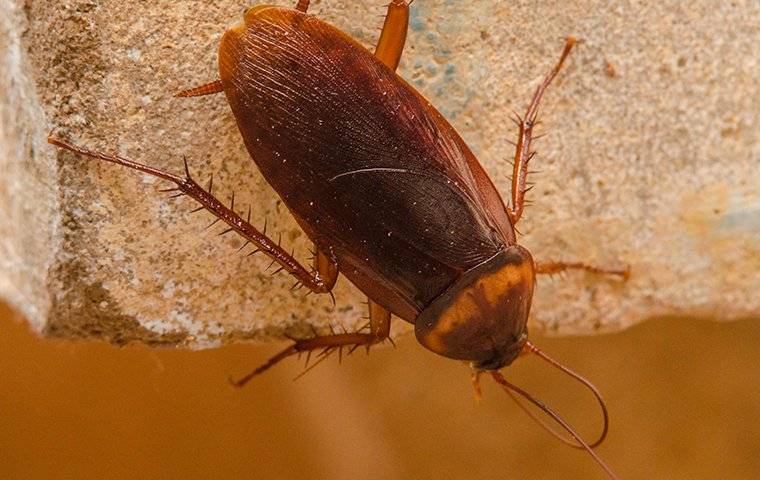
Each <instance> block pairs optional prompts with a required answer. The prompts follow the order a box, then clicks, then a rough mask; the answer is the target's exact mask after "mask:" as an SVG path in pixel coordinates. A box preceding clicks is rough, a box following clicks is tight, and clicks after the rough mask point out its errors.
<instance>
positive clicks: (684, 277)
mask: <svg viewBox="0 0 760 480" xmlns="http://www.w3.org/2000/svg"><path fill="white" fill-rule="evenodd" d="M273 3H278V4H282V5H291V4H294V3H295V2H294V1H277V2H273ZM383 3H384V2H382V1H379V0H369V1H368V0H362V1H354V0H351V1H349V0H323V1H321V2H314V5H313V8H312V9H311V11H310V13H312V14H314V15H317V16H319V17H320V18H322V19H324V20H326V21H328V22H330V23H332V24H334V25H336V26H338V27H339V28H341V29H343V30H345V31H346V32H348V33H349V34H351V35H352V36H354V37H355V38H357V39H358V40H359V41H361V42H362V43H363V44H365V45H366V46H367V47H371V46H372V45H373V43H374V42H375V40H376V38H377V35H378V28H379V26H380V25H381V24H382V18H381V15H382V14H383V12H384V7H383V6H382V4H383ZM250 6H251V5H250V4H249V3H247V2H241V1H231V0H221V1H218V2H203V1H184V2H173V1H155V2H137V1H118V2H117V1H93V0H88V1H84V0H81V1H72V0H67V1H48V0H39V1H36V2H21V1H20V0H0V11H2V12H3V14H2V17H0V166H1V168H2V170H1V171H2V176H1V177H0V295H2V297H3V298H4V299H6V300H8V301H10V303H11V304H13V305H15V306H16V307H17V308H18V309H19V310H21V311H22V312H23V313H24V314H25V315H26V316H27V318H28V319H29V320H30V322H31V323H32V324H33V326H34V327H35V328H36V329H37V330H38V331H40V332H42V333H43V334H44V335H47V336H55V337H66V338H104V339H108V340H110V341H113V342H116V343H123V342H128V341H140V342H146V343H150V344H171V345H185V346H190V347H204V346H211V345H216V344H218V343H221V342H227V341H232V340H236V339H254V338H255V339H264V338H281V337H282V335H283V334H289V335H296V336H298V335H305V334H308V333H309V332H311V326H314V327H315V328H316V329H318V330H321V331H325V330H326V329H327V326H328V324H329V323H332V324H333V325H334V326H336V327H340V326H344V327H345V328H346V329H347V330H353V329H355V328H356V326H357V325H359V324H362V323H363V322H364V320H362V319H361V317H363V316H364V315H365V312H364V307H363V305H362V303H361V302H362V301H363V298H362V295H361V294H360V293H359V292H358V291H357V290H356V289H355V288H354V287H353V286H351V285H350V284H349V283H348V282H347V281H346V280H345V279H341V280H340V281H339V283H338V286H337V288H336V290H335V296H336V299H337V305H336V307H335V308H333V307H332V302H331V300H330V299H329V297H327V296H317V295H311V296H308V297H305V296H304V291H303V290H301V291H300V292H299V293H293V292H291V291H290V287H291V285H292V284H293V280H292V279H291V278H290V277H289V276H287V275H286V274H284V273H280V274H278V275H274V276H272V275H270V274H269V273H267V272H266V271H265V268H266V266H267V265H268V263H269V262H268V261H267V260H266V259H265V258H263V257H258V256H254V257H248V256H246V255H245V251H244V252H243V253H240V254H237V253H235V252H236V250H237V247H238V246H239V245H240V244H241V241H240V240H239V239H237V238H235V237H234V236H233V235H226V236H223V237H220V236H218V235H217V234H218V233H219V232H220V231H222V230H223V227H221V226H220V225H216V226H214V227H212V228H210V229H208V230H204V227H205V226H206V225H207V224H208V223H210V221H211V219H210V216H209V214H207V213H205V212H204V213H196V214H192V215H191V214H190V213H188V212H189V211H190V210H191V209H193V208H194V205H193V204H192V203H191V202H190V201H188V200H186V199H176V200H169V199H167V197H166V195H165V194H160V193H158V192H157V189H158V188H162V187H164V186H165V185H163V184H162V183H161V182H158V181H155V180H154V179H151V178H147V177H146V176H144V175H140V174H136V173H134V172H130V171H127V170H125V169H123V168H118V167H115V166H113V165H107V164H102V163H98V162H95V161H85V160H82V159H79V158H76V157H75V156H73V155H70V154H67V153H62V152H58V151H56V150H55V149H54V148H52V147H50V146H48V145H47V144H46V143H45V137H46V135H47V133H48V131H50V130H51V129H55V132H56V133H57V134H58V135H60V136H63V137H64V138H67V139H69V140H71V141H74V142H76V143H79V144H83V145H87V146H89V147H91V148H94V149H100V150H105V151H110V152H116V153H119V154H122V155H125V156H128V157H131V158H133V159H135V160H137V161H140V162H143V163H148V164H151V165H154V166H157V167H160V168H164V169H167V170H170V171H174V172H180V171H181V157H182V155H186V156H187V157H188V159H189V162H190V164H191V169H192V171H193V172H194V173H195V175H196V176H197V177H198V178H199V179H204V178H207V177H208V176H209V175H211V174H212V173H213V174H214V177H215V182H214V183H215V192H217V193H220V194H222V196H223V197H228V196H229V194H230V193H231V192H232V191H233V190H234V191H235V192H236V203H237V204H238V205H241V208H245V205H246V204H247V203H250V204H251V205H252V206H253V218H255V219H256V223H257V224H259V225H261V224H262V223H263V221H264V218H267V219H268V222H269V231H270V232H282V234H283V242H284V244H285V245H287V246H289V247H290V246H292V247H294V248H295V251H296V255H297V257H298V258H300V259H303V260H304V261H305V260H306V258H307V256H308V247H309V244H308V242H307V241H306V239H305V237H304V235H303V234H302V233H301V232H300V231H299V230H298V228H297V227H296V224H295V222H294V221H293V219H292V218H291V217H290V216H289V214H288V212H287V211H286V209H285V208H284V207H283V205H282V204H281V202H280V200H279V199H278V198H277V196H276V195H275V194H274V192H273V191H272V189H271V188H270V187H269V186H268V185H267V184H266V183H265V182H264V181H263V179H262V178H261V176H260V174H259V173H258V172H257V170H256V168H255V165H254V164H253V162H252V161H251V160H250V158H249V156H248V154H247V153H246V151H245V149H244V147H243V144H242V142H241V140H240V138H239V133H238V131H237V128H236V127H235V124H234V120H233V117H232V115H231V113H230V111H229V107H228V106H227V105H226V102H225V100H224V98H223V97H222V96H211V97H204V98H199V99H176V98H172V93H173V92H176V91H178V90H180V89H183V88H186V87H190V86H195V85H197V84H200V83H204V82H206V81H209V80H213V79H215V78H216V76H217V74H216V56H217V55H216V49H217V45H218V42H219V39H220V36H221V34H222V33H223V32H224V30H225V28H226V27H227V26H229V25H231V24H234V23H237V22H238V21H240V19H241V15H242V13H243V12H244V10H245V9H246V8H247V7H250ZM758 18H760V3H758V2H756V1H744V2H742V1H735V2H721V3H719V4H716V3H715V2H710V1H707V0H699V1H696V2H690V3H689V4H685V3H683V2H679V1H676V0H665V1H662V2H627V1H622V2H612V3H610V4H609V5H608V4H600V3H598V2H590V1H575V0H573V1H570V2H565V3H564V4H563V5H562V6H558V5H557V3H556V2H526V1H519V2H518V1H496V0H488V1H445V0H417V1H416V2H414V4H413V6H412V17H411V23H410V36H409V39H408V42H407V49H406V51H405V54H404V58H403V60H402V64H401V68H400V73H401V75H402V76H403V77H404V78H406V79H407V80H409V81H410V82H411V83H412V84H413V85H415V86H416V87H417V88H418V89H419V90H420V91H421V92H422V93H423V94H424V95H425V96H427V98H428V99H429V100H430V101H431V102H432V103H433V104H434V105H436V106H437V107H438V108H439V109H440V110H441V111H442V112H443V113H444V114H445V115H446V117H447V118H448V119H449V120H450V121H451V122H452V124H453V125H454V126H455V127H456V128H457V129H458V130H459V132H460V133H461V134H462V136H463V137H464V138H465V140H466V141H467V142H468V144H469V145H470V146H471V147H472V149H473V151H474V152H475V154H476V155H477V156H478V158H479V159H480V161H481V162H482V163H483V164H484V166H485V168H486V169H487V171H488V172H489V173H490V174H491V176H492V178H493V179H494V181H495V182H496V184H497V186H498V188H499V189H500V191H501V192H502V194H503V195H504V196H505V197H507V196H508V193H509V175H510V171H509V170H510V169H509V165H508V161H509V160H510V158H511V157H512V152H513V147H511V146H510V144H509V142H510V141H512V140H514V139H515V127H514V126H513V124H512V123H511V122H510V120H509V118H510V116H511V115H512V111H513V110H514V111H517V112H521V111H524V109H525V107H526V106H527V103H528V101H529V99H530V97H531V94H532V92H533V90H534V89H535V87H536V85H537V84H538V82H540V80H541V78H542V77H543V75H544V74H545V73H546V71H547V70H548V69H549V68H550V67H551V66H552V65H553V63H554V62H555V60H556V58H557V57H558V55H559V52H560V50H561V48H562V45H563V39H564V37H566V36H567V35H571V34H572V35H575V36H577V37H579V38H582V39H583V43H582V44H580V45H579V46H578V47H577V49H576V50H575V51H574V52H573V54H572V56H571V58H570V59H569V61H568V63H567V66H566V68H565V69H564V70H563V72H562V73H561V74H560V76H559V77H558V79H557V81H556V83H555V84H554V85H553V86H552V87H551V88H550V90H549V91H548V93H547V96H546V98H545V102H544V104H543V107H542V109H541V120H542V122H543V123H542V128H543V129H544V130H545V131H547V132H548V133H549V135H548V136H547V137H545V138H543V139H541V140H539V141H538V144H537V146H538V150H539V155H538V156H537V157H536V158H535V159H534V161H533V163H532V168H533V169H536V170H540V171H541V172H540V173H538V174H536V175H534V176H533V177H532V180H534V181H535V182H536V185H535V188H534V189H533V190H532V191H531V192H530V193H529V197H528V198H529V199H530V200H532V201H533V202H534V205H532V206H531V207H529V208H528V209H527V211H526V213H525V215H524V217H523V220H522V221H521V223H520V225H519V229H520V231H521V233H522V236H521V237H520V241H521V243H522V244H523V245H525V246H526V247H528V248H529V249H530V250H531V251H532V252H533V254H534V256H535V257H536V259H538V260H546V259H561V260H583V261H586V262H589V263H594V264H599V265H606V266H618V265H621V264H630V265H631V268H632V275H631V278H630V280H629V281H628V282H626V283H624V282H621V281H619V280H615V279H608V278H602V277H599V276H596V275H592V274H585V273H577V272H576V273H567V274H564V275H562V276H559V277H555V278H553V279H545V278H541V279H539V281H538V287H537V292H536V297H535V301H534V304H533V309H532V319H531V328H532V330H533V331H548V332H556V333H558V334H589V333H593V332H609V331H615V330H619V329H622V328H625V327H628V326H630V325H633V324H635V323H637V322H641V321H643V320H646V319H648V318H652V317H658V316H663V315H679V316H683V317H684V318H685V319H686V318H688V317H709V318H713V319H716V320H730V319H736V318H740V317H756V316H760V295H758V294H757V292H758V291H760V274H758V272H759V271H760V169H758V168H757V165H758V162H759V161H760V127H758V125H760V119H759V118H758V112H760V63H759V62H760V27H758V22H757V19H758ZM270 271H271V270H270ZM685 321H686V320H685ZM395 323H396V324H397V327H396V328H404V327H403V325H401V323H402V322H395Z"/></svg>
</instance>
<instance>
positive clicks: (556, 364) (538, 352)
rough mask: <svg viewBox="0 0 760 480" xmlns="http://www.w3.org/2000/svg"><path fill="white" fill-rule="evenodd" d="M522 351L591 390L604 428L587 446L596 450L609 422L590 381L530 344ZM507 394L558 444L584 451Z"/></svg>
mask: <svg viewBox="0 0 760 480" xmlns="http://www.w3.org/2000/svg"><path fill="white" fill-rule="evenodd" d="M523 351H524V352H526V353H535V354H536V355H538V356H539V357H541V358H542V359H543V360H545V361H547V362H549V363H550V364H551V365H552V366H554V367H555V368H558V369H560V370H562V371H563V372H564V373H567V374H568V375H570V376H571V377H573V378H575V379H576V380H578V381H579V382H581V383H582V384H583V385H584V386H585V387H586V388H588V389H589V390H591V393H593V394H594V397H596V400H597V402H599V406H600V407H601V409H602V419H603V423H604V426H603V427H602V433H601V434H599V437H598V438H597V439H596V440H594V441H593V442H590V443H589V444H588V446H589V447H591V448H596V447H598V446H599V445H601V444H602V442H604V439H605V438H607V432H608V430H609V423H610V422H609V414H608V412H607V405H606V404H605V403H604V399H603V398H602V395H601V393H599V390H597V388H596V387H595V386H594V384H593V383H591V382H590V381H588V380H587V379H586V378H584V377H582V376H581V375H579V374H577V373H575V372H574V371H572V370H570V369H569V368H567V367H565V366H564V365H562V364H561V363H559V362H557V361H556V360H554V359H553V358H551V357H549V356H548V355H547V354H545V353H544V352H543V351H541V350H539V349H538V348H537V347H536V346H535V345H533V344H531V343H526V345H525V348H524V349H523ZM507 394H509V396H510V397H511V398H512V400H514V402H515V403H516V404H517V406H518V407H520V409H521V410H522V411H523V412H525V414H526V415H527V416H528V417H530V419H531V420H533V421H534V422H536V423H537V424H539V425H540V426H541V427H542V428H543V429H544V430H546V431H547V432H549V433H550V434H551V435H552V436H554V437H555V438H556V439H557V440H559V441H560V442H562V443H564V444H565V445H567V446H569V447H572V448H577V449H578V450H585V448H584V447H583V445H578V443H576V442H574V441H572V440H568V439H567V438H566V437H565V436H563V435H562V434H560V433H559V432H557V431H556V430H555V429H554V428H552V427H551V426H550V425H549V424H548V423H546V422H545V421H543V420H542V419H541V418H540V417H538V416H536V415H534V414H533V412H531V411H530V410H528V408H527V407H526V406H525V405H524V404H523V403H522V402H521V401H520V399H518V398H517V397H516V396H515V395H514V393H512V392H510V391H507Z"/></svg>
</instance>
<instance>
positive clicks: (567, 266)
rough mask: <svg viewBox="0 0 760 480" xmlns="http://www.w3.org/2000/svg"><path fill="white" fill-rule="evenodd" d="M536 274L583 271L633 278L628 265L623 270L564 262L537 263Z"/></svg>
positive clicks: (626, 278) (624, 278)
mask: <svg viewBox="0 0 760 480" xmlns="http://www.w3.org/2000/svg"><path fill="white" fill-rule="evenodd" d="M535 264H536V273H537V274H540V275H553V274H556V273H561V272H564V271H566V270H583V271H586V272H590V273H596V274H600V275H614V276H617V277H620V278H622V279H623V280H628V278H630V276H631V266H630V265H626V266H625V267H622V268H605V267H599V266H596V265H589V264H586V263H583V262H562V261H547V262H538V261H537V262H535Z"/></svg>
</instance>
